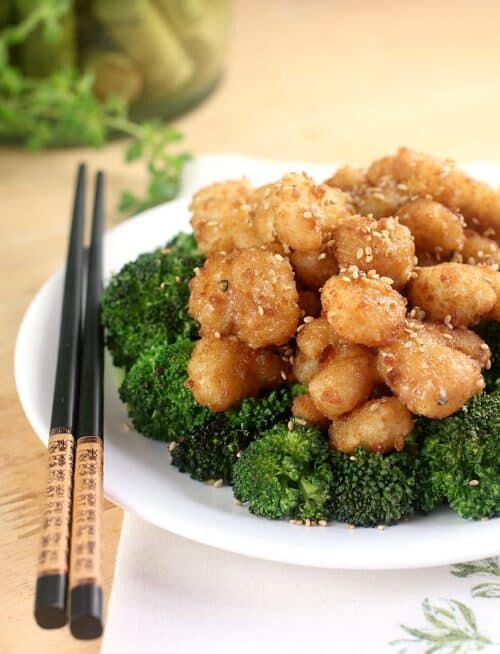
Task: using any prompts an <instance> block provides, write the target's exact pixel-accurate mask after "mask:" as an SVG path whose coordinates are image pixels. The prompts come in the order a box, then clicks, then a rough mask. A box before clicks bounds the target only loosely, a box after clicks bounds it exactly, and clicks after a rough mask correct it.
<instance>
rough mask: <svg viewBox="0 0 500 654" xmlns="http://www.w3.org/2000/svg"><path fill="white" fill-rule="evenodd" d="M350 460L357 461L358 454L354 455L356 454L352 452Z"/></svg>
mask: <svg viewBox="0 0 500 654" xmlns="http://www.w3.org/2000/svg"><path fill="white" fill-rule="evenodd" d="M349 460H350V461H357V460H358V457H357V456H354V454H352V455H351V456H350V457H349Z"/></svg>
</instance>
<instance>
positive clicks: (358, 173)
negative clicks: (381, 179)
mask: <svg viewBox="0 0 500 654" xmlns="http://www.w3.org/2000/svg"><path fill="white" fill-rule="evenodd" d="M365 183H366V169H365V168H355V167H354V166H342V168H339V169H338V170H337V171H336V172H335V173H334V174H333V175H332V176H331V177H329V178H328V179H326V180H325V182H324V184H326V186H333V187H336V188H339V189H341V190H342V191H352V190H353V189H354V188H356V187H357V186H361V185H362V184H365Z"/></svg>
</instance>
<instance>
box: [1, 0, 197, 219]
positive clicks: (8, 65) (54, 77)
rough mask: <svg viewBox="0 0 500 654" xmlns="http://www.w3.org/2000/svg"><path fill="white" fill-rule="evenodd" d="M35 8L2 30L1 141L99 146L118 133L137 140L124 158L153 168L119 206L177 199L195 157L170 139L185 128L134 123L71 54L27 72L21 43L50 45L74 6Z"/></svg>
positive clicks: (65, 1) (50, 0) (43, 0)
mask: <svg viewBox="0 0 500 654" xmlns="http://www.w3.org/2000/svg"><path fill="white" fill-rule="evenodd" d="M28 5H29V7H30V8H31V10H30V11H29V12H28V13H26V15H24V14H23V16H22V18H21V19H20V20H19V21H18V22H17V24H14V25H8V26H7V27H4V28H3V29H2V30H1V31H0V139H2V140H4V141H5V140H13V141H16V142H21V143H23V144H24V145H25V146H26V147H28V148H29V149H30V150H40V149H43V148H47V147H53V146H62V145H70V146H74V145H90V146H92V147H94V148H101V147H103V146H104V145H105V143H106V142H107V141H108V140H109V139H110V138H111V137H112V136H126V137H130V138H131V139H132V140H131V142H130V143H129V145H128V146H127V149H126V152H125V159H126V161H138V160H141V161H142V162H143V163H144V165H145V167H146V169H147V172H148V179H147V186H146V191H145V194H144V196H143V197H138V196H136V195H134V194H133V193H131V192H130V191H123V192H122V195H121V199H120V203H119V210H120V211H121V212H123V213H126V214H131V213H136V212H138V211H142V210H144V209H147V208H149V207H152V206H154V205H156V204H159V203H161V202H166V201H168V200H171V199H172V198H174V197H175V196H176V194H177V192H178V189H179V183H180V175H181V171H182V168H183V166H184V164H185V162H186V161H187V160H188V159H189V154H188V153H186V152H180V153H173V152H171V151H170V146H171V145H172V144H175V143H178V142H179V141H180V140H181V139H182V134H181V133H180V132H178V131H177V130H175V129H172V128H171V127H166V126H164V125H162V124H161V123H160V122H158V121H146V122H141V123H139V122H135V121H134V120H132V119H131V118H130V117H129V107H128V104H127V102H126V101H125V100H123V99H122V98H119V97H117V96H108V97H107V98H106V99H104V100H102V101H100V100H98V99H97V98H96V97H95V96H94V94H93V77H92V75H91V74H88V73H81V72H79V71H78V70H77V69H76V68H75V66H74V64H73V62H72V59H73V57H67V59H66V61H67V62H68V63H67V65H63V64H64V62H60V65H59V66H58V67H57V69H55V70H51V71H47V72H46V74H44V75H43V76H41V77H34V76H29V75H26V73H25V71H23V70H22V69H21V68H20V67H19V66H17V65H14V63H13V62H12V53H13V51H14V49H15V48H19V47H21V46H23V44H27V43H28V42H29V39H32V38H33V37H34V35H37V36H39V37H40V39H43V40H44V41H45V42H46V43H47V46H49V45H51V44H52V45H54V44H58V41H59V40H61V39H62V38H63V36H64V30H63V29H62V28H61V24H62V20H63V18H64V17H65V16H67V15H68V12H69V11H70V10H71V9H72V2H71V1H70V0H40V1H39V2H31V3H28Z"/></svg>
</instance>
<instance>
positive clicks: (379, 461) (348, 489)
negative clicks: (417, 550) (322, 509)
mask: <svg viewBox="0 0 500 654" xmlns="http://www.w3.org/2000/svg"><path fill="white" fill-rule="evenodd" d="M330 456H331V466H332V471H333V479H334V481H333V486H332V497H331V501H330V509H331V512H332V516H333V518H335V519H336V520H339V521H340V522H347V523H349V524H353V525H359V526H361V527H373V526H376V525H390V524H394V523H395V522H398V521H399V520H402V519H404V518H408V517H410V516H411V515H413V513H414V511H415V507H414V505H415V502H416V498H417V495H418V493H419V489H418V485H417V480H416V474H415V472H416V470H415V461H416V454H415V451H414V449H413V445H412V444H411V443H410V444H409V445H407V446H406V447H405V449H404V450H402V451H401V452H391V453H390V454H376V453H373V452H367V451H366V450H365V449H363V448H362V447H359V448H357V449H356V450H355V451H354V452H353V453H352V454H344V453H342V452H338V451H336V450H332V452H331V455H330Z"/></svg>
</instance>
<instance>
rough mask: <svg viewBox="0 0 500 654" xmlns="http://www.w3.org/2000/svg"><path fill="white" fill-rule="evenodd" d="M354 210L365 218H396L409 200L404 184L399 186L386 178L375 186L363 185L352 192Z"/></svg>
mask: <svg viewBox="0 0 500 654" xmlns="http://www.w3.org/2000/svg"><path fill="white" fill-rule="evenodd" d="M351 197H352V203H353V206H354V209H355V210H356V211H357V212H358V213H360V214H361V215H363V216H368V215H371V216H373V218H385V217H387V216H394V215H395V213H396V212H397V210H398V208H399V207H400V206H401V205H402V204H404V203H405V202H407V201H408V200H409V195H408V190H407V188H406V186H405V185H404V184H397V183H396V182H395V181H394V180H393V179H392V178H390V177H387V178H386V177H384V178H382V179H380V180H379V181H378V183H377V184H376V185H375V186H371V185H370V184H363V185H361V186H359V187H357V188H354V189H352V191H351Z"/></svg>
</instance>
